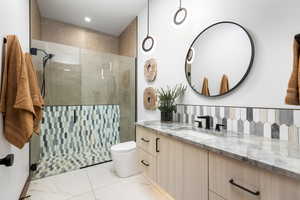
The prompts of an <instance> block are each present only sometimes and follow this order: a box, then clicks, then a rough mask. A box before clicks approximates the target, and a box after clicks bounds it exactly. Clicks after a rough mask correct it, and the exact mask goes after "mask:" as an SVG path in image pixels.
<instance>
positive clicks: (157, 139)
mask: <svg viewBox="0 0 300 200" xmlns="http://www.w3.org/2000/svg"><path fill="white" fill-rule="evenodd" d="M159 140H160V138H156V145H155V146H156V152H157V153H159V149H158V141H159Z"/></svg>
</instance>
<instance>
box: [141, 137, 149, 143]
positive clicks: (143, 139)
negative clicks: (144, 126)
mask: <svg viewBox="0 0 300 200" xmlns="http://www.w3.org/2000/svg"><path fill="white" fill-rule="evenodd" d="M141 140H142V141H144V142H147V143H149V142H150V140H146V139H145V138H142V139H141Z"/></svg>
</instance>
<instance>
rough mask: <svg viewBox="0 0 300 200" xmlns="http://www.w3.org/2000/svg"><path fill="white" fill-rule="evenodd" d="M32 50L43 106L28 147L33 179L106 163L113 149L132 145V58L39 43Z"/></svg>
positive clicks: (133, 129)
mask: <svg viewBox="0 0 300 200" xmlns="http://www.w3.org/2000/svg"><path fill="white" fill-rule="evenodd" d="M32 46H33V47H34V48H35V49H33V50H32V54H34V55H36V56H33V62H34V63H35V66H36V67H37V72H38V78H39V83H40V86H41V87H42V88H43V85H44V88H45V89H44V94H45V97H44V99H45V103H46V105H45V107H44V117H43V121H42V125H41V135H40V136H39V137H34V138H33V139H32V141H31V164H32V165H33V166H37V167H36V170H35V171H34V172H33V178H35V179H37V178H42V177H46V176H51V175H55V174H59V173H63V172H67V171H70V170H75V169H79V168H84V167H87V166H90V165H94V164H98V163H103V162H107V161H110V160H111V155H110V147H111V146H112V145H114V144H117V143H119V142H125V141H129V140H134V139H135V128H134V122H135V113H136V111H135V73H136V62H135V58H132V57H125V56H119V55H114V54H109V53H102V52H96V51H91V50H87V49H82V48H77V47H72V46H66V45H61V44H57V43H51V42H44V41H38V40H33V41H32ZM38 49H42V50H43V51H39V50H38ZM44 53H47V54H48V55H52V56H47V57H46V58H47V59H46V58H45V55H46V54H44ZM53 55H55V56H53ZM47 60H48V62H47ZM46 86H47V87H46ZM46 88H47V90H46ZM34 168H35V167H33V169H34Z"/></svg>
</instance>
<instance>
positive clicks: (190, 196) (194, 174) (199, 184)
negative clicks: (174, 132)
mask: <svg viewBox="0 0 300 200" xmlns="http://www.w3.org/2000/svg"><path fill="white" fill-rule="evenodd" d="M183 199H186V200H208V152H207V151H204V150H201V149H200V148H198V147H194V146H192V145H187V144H184V147H183Z"/></svg>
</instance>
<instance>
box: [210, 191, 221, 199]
mask: <svg viewBox="0 0 300 200" xmlns="http://www.w3.org/2000/svg"><path fill="white" fill-rule="evenodd" d="M209 200H224V199H223V198H222V197H220V196H219V195H217V194H215V193H213V192H211V191H209Z"/></svg>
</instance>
